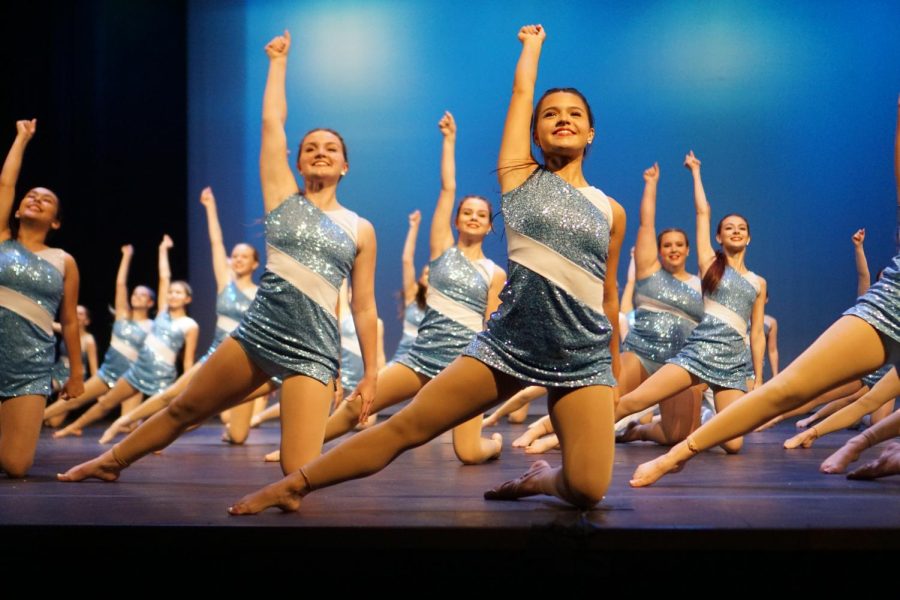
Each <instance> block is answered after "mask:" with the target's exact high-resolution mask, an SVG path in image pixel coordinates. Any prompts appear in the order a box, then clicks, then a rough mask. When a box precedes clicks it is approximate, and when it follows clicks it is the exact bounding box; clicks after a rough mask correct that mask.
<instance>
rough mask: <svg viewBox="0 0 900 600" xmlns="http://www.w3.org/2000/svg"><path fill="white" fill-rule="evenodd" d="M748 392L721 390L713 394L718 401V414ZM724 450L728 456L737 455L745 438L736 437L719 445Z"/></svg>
mask: <svg viewBox="0 0 900 600" xmlns="http://www.w3.org/2000/svg"><path fill="white" fill-rule="evenodd" d="M745 393H746V392H742V391H741V390H726V389H720V390H716V391H714V392H713V395H714V397H715V399H716V414H721V413H722V412H723V411H724V410H725V409H726V408H728V407H729V406H731V405H732V404H734V403H735V402H737V401H738V400H739V399H740V398H741V397H742V396H743V395H744V394H745ZM719 446H721V447H722V450H724V451H725V452H727V453H728V454H737V453H738V452H740V451H741V448H743V446H744V438H743V437H736V438H732V439H730V440H728V441H725V442H722V443H721V444H719Z"/></svg>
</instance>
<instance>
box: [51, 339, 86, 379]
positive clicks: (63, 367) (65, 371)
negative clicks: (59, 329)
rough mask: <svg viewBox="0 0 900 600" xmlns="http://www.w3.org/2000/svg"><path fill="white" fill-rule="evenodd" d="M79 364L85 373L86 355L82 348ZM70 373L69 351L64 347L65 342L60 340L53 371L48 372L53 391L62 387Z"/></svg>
mask: <svg viewBox="0 0 900 600" xmlns="http://www.w3.org/2000/svg"><path fill="white" fill-rule="evenodd" d="M81 364H82V365H83V366H84V368H85V372H87V368H88V353H87V351H86V350H85V349H84V348H82V349H81ZM71 372H72V368H71V365H69V349H68V348H67V347H66V340H60V342H59V355H58V356H57V358H56V364H54V365H53V369H52V370H51V372H50V380H51V382H52V385H53V387H54V389H56V388H61V387H62V386H64V385H65V384H66V381H67V380H68V379H69V374H70V373H71Z"/></svg>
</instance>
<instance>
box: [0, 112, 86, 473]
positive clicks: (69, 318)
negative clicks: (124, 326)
mask: <svg viewBox="0 0 900 600" xmlns="http://www.w3.org/2000/svg"><path fill="white" fill-rule="evenodd" d="M36 130H37V120H36V119H32V120H30V121H17V122H16V138H15V140H13V143H12V146H11V147H10V149H9V153H8V154H7V155H6V160H5V161H4V163H3V168H2V170H0V332H2V338H3V340H4V342H3V343H2V344H0V470H2V471H3V472H4V473H6V476H7V477H12V478H20V477H25V475H26V474H27V473H28V470H29V469H30V468H31V465H32V464H33V462H34V454H35V451H36V450H37V443H38V437H39V436H40V433H41V421H42V419H43V415H44V404H45V403H46V401H47V396H48V395H50V371H51V369H52V367H53V354H54V338H53V316H54V315H55V314H56V312H57V310H59V311H60V322H61V323H62V333H63V339H64V340H65V341H66V347H67V348H68V352H69V367H70V369H69V378H68V380H67V381H66V382H65V384H63V386H62V390H61V391H60V393H59V394H60V397H61V398H62V399H66V398H72V397H75V396H78V395H79V394H81V393H82V391H83V389H84V365H83V364H82V362H81V353H80V352H79V346H80V344H79V340H78V337H79V335H78V319H77V316H76V308H75V307H76V305H77V304H78V267H77V266H76V264H75V260H74V259H73V258H72V257H71V256H69V255H68V254H66V253H65V252H63V251H62V250H60V249H58V248H50V247H49V246H47V243H46V242H47V235H48V234H49V233H50V232H51V231H53V230H55V229H59V227H60V224H61V223H60V218H59V217H60V215H59V211H60V204H59V198H57V197H56V194H54V193H53V192H51V191H50V190H48V189H47V188H42V187H37V188H33V189H30V190H28V193H26V194H25V197H24V198H22V200H21V201H20V202H19V207H18V209H16V211H15V215H14V216H15V219H16V227H15V230H13V229H12V228H11V226H10V214H11V213H12V212H13V203H14V202H15V196H16V182H17V180H18V178H19V171H20V170H21V168H22V157H23V156H24V154H25V147H26V146H27V145H28V142H29V141H30V140H31V138H32V137H34V134H35V131H36Z"/></svg>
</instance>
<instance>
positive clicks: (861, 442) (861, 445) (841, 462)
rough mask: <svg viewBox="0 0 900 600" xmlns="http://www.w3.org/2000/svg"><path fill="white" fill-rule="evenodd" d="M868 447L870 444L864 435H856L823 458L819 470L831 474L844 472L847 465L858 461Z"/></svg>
mask: <svg viewBox="0 0 900 600" xmlns="http://www.w3.org/2000/svg"><path fill="white" fill-rule="evenodd" d="M868 447H869V444H868V443H867V440H866V439H865V438H864V437H863V436H861V435H857V436H854V437H852V438H850V439H849V440H847V443H846V444H844V445H843V446H841V447H840V448H838V450H837V451H836V452H835V453H834V454H832V455H831V456H829V457H828V458H826V459H825V460H823V461H822V464H821V465H819V471H821V472H822V473H827V474H829V475H834V474H837V473H843V472H844V471H846V470H847V465H849V464H850V463H852V462H856V460H857V459H859V455H860V454H862V453H863V451H864V450H866V449H867V448H868Z"/></svg>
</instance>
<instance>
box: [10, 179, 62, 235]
mask: <svg viewBox="0 0 900 600" xmlns="http://www.w3.org/2000/svg"><path fill="white" fill-rule="evenodd" d="M16 218H17V219H19V220H20V221H27V222H29V223H35V224H42V225H45V226H46V227H47V228H48V229H59V226H60V222H59V198H57V197H56V194H54V193H53V192H51V191H50V190H48V189H47V188H42V187H37V188H33V189H31V190H28V193H27V194H25V197H24V198H22V202H20V203H19V209H18V210H17V211H16Z"/></svg>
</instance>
